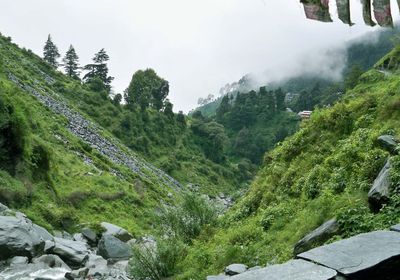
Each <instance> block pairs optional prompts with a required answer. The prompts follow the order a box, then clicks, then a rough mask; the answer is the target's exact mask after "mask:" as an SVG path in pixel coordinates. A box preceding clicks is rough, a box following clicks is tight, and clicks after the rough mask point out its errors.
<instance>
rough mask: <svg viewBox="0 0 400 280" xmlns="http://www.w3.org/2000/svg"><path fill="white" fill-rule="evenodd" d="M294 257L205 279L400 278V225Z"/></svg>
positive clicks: (304, 279)
mask: <svg viewBox="0 0 400 280" xmlns="http://www.w3.org/2000/svg"><path fill="white" fill-rule="evenodd" d="M296 258H297V259H295V260H291V261H289V262H286V263H283V264H277V265H270V266H267V267H264V268H258V267H257V268H254V269H247V270H246V271H244V272H242V273H240V274H237V275H234V276H229V275H226V274H225V275H224V274H220V275H217V276H208V277H207V280H227V279H231V280H258V279H267V280H314V279H315V280H323V279H325V280H361V279H362V280H365V279H368V280H397V279H400V225H396V226H393V227H391V231H387V230H386V231H384V230H382V231H374V232H369V233H363V234H359V235H356V236H354V237H351V238H348V239H344V240H340V241H337V242H334V243H331V244H328V245H324V246H321V247H317V248H314V249H311V250H309V251H307V252H304V253H301V254H298V255H297V256H296Z"/></svg>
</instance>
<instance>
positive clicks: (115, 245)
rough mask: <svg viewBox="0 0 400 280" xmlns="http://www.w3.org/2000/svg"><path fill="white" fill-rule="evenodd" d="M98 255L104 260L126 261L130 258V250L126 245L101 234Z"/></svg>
mask: <svg viewBox="0 0 400 280" xmlns="http://www.w3.org/2000/svg"><path fill="white" fill-rule="evenodd" d="M98 254H99V255H100V256H102V257H103V258H105V259H106V260H108V259H112V260H126V259H129V258H130V257H131V256H132V250H131V248H130V247H129V245H128V244H126V243H124V242H122V241H121V240H119V239H118V238H116V237H114V236H112V235H109V234H103V237H102V238H101V239H100V241H99V245H98Z"/></svg>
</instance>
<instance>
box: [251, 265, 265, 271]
mask: <svg viewBox="0 0 400 280" xmlns="http://www.w3.org/2000/svg"><path fill="white" fill-rule="evenodd" d="M261 268H262V266H259V265H257V266H253V267H250V268H249V269H248V270H249V271H252V270H257V269H261Z"/></svg>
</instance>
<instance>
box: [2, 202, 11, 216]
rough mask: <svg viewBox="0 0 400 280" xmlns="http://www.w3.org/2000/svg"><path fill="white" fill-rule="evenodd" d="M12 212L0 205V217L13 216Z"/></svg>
mask: <svg viewBox="0 0 400 280" xmlns="http://www.w3.org/2000/svg"><path fill="white" fill-rule="evenodd" d="M13 214H14V212H13V211H11V210H10V209H9V208H8V207H7V206H5V205H4V204H1V203H0V216H9V215H13Z"/></svg>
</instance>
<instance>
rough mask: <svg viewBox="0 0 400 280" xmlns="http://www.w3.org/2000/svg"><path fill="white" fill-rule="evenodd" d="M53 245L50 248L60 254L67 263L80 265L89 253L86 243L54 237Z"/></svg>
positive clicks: (54, 252)
mask: <svg viewBox="0 0 400 280" xmlns="http://www.w3.org/2000/svg"><path fill="white" fill-rule="evenodd" d="M54 241H55V244H54V247H53V248H52V249H51V250H50V251H51V252H52V253H53V254H56V255H58V256H60V257H61V258H62V259H63V260H64V261H65V262H66V263H67V264H72V265H81V264H83V262H84V261H85V260H86V258H87V257H88V255H89V250H88V248H87V246H86V243H83V242H79V241H73V240H68V239H63V238H58V237H55V238H54Z"/></svg>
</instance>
